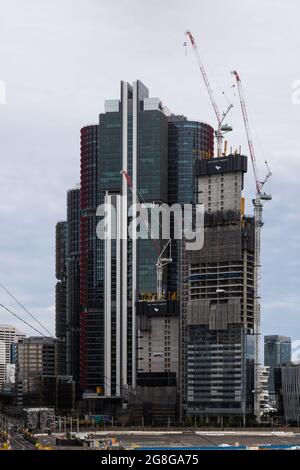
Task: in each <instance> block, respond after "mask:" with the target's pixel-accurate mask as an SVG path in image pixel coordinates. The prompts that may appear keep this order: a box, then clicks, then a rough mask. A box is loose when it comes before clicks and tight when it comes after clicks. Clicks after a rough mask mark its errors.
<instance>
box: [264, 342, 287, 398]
mask: <svg viewBox="0 0 300 470" xmlns="http://www.w3.org/2000/svg"><path fill="white" fill-rule="evenodd" d="M264 343H265V344H264V353H265V366H268V367H269V372H270V375H269V393H270V395H272V396H274V395H275V384H274V369H275V368H276V367H280V366H282V365H283V364H286V365H288V364H289V363H290V362H291V338H289V337H288V336H280V335H270V336H265V341H264Z"/></svg>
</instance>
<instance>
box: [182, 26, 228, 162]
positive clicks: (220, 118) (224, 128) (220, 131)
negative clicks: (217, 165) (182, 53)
mask: <svg viewBox="0 0 300 470" xmlns="http://www.w3.org/2000/svg"><path fill="white" fill-rule="evenodd" d="M185 34H186V35H187V36H188V37H189V39H190V42H191V45H192V48H193V50H194V53H195V56H196V59H197V62H198V65H199V69H200V71H201V74H202V77H203V80H204V83H205V86H206V88H207V91H208V95H209V98H210V101H211V104H212V107H213V109H214V112H215V115H216V118H217V124H218V128H217V130H216V131H215V137H216V139H217V157H220V156H221V155H222V140H223V136H224V134H225V133H226V132H230V131H232V127H231V126H229V125H228V124H224V120H225V118H226V116H227V115H228V113H229V111H230V110H231V108H232V107H233V105H232V104H231V103H230V104H229V105H228V107H227V109H226V110H225V111H224V112H223V113H222V114H221V113H220V111H219V108H218V105H217V103H216V100H215V97H214V93H213V90H212V88H211V86H210V83H209V80H208V77H207V74H206V71H205V68H204V65H203V63H202V61H201V58H200V55H199V51H198V48H197V44H196V41H195V38H194V36H193V35H192V33H191V32H190V31H186V33H185Z"/></svg>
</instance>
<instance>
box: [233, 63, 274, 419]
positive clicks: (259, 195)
mask: <svg viewBox="0 0 300 470" xmlns="http://www.w3.org/2000/svg"><path fill="white" fill-rule="evenodd" d="M232 74H233V75H234V76H235V79H236V84H237V89H238V93H239V98H240V104H241V109H242V114H243V119H244V125H245V130H246V134H247V140H248V147H249V152H250V157H251V162H252V167H253V172H254V178H255V185H256V196H255V199H253V201H252V202H253V205H254V226H255V246H254V334H255V371H254V393H255V402H254V412H255V415H256V419H257V421H258V422H260V417H261V410H260V400H259V395H260V390H261V387H260V373H259V366H260V364H259V346H260V316H261V306H260V271H261V228H262V226H263V201H270V200H271V199H272V196H271V195H270V194H266V193H265V192H262V189H263V187H264V185H265V184H266V182H267V181H268V180H269V178H270V177H271V176H272V173H271V171H270V168H269V166H268V163H267V162H265V163H266V165H267V171H268V172H267V175H266V177H265V179H264V180H263V181H260V180H259V177H258V171H257V165H256V156H255V151H254V145H253V141H252V137H251V132H250V125H249V119H248V113H247V108H246V103H245V98H244V93H243V88H242V83H241V79H240V76H239V74H238V72H237V71H236V70H234V71H233V72H232Z"/></svg>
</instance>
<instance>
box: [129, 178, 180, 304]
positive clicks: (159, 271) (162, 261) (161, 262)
mask: <svg viewBox="0 0 300 470" xmlns="http://www.w3.org/2000/svg"><path fill="white" fill-rule="evenodd" d="M121 174H122V175H123V176H124V178H125V179H126V182H127V185H128V186H129V188H130V191H131V193H132V196H134V194H133V185H132V179H131V177H130V176H129V174H128V173H127V171H125V170H123V171H121ZM140 200H142V202H144V203H145V201H144V199H143V197H142V196H141V195H139V196H138V194H137V195H136V201H135V202H136V203H137V204H141V202H140ZM145 225H146V228H147V231H148V233H149V235H150V238H151V227H150V225H149V223H148V221H145ZM151 240H152V243H153V245H154V248H155V250H156V252H157V255H158V258H157V261H156V295H157V300H158V301H160V300H162V298H163V271H164V268H165V266H167V265H168V264H169V263H172V258H171V255H170V256H169V257H165V253H166V250H167V249H168V247H169V249H170V253H171V238H170V239H169V240H168V241H167V242H166V243H165V245H164V247H163V249H162V250H161V247H160V245H159V244H158V243H157V242H156V240H154V239H153V238H151Z"/></svg>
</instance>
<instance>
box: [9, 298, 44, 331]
mask: <svg viewBox="0 0 300 470" xmlns="http://www.w3.org/2000/svg"><path fill="white" fill-rule="evenodd" d="M0 307H2V308H4V309H5V310H6V311H7V312H9V313H11V315H13V316H14V317H16V318H18V319H19V320H20V321H21V322H23V323H25V325H27V326H29V328H31V329H32V330H34V331H36V332H37V333H38V334H39V335H41V336H44V334H43V333H42V332H41V331H39V330H38V329H37V328H35V327H34V326H32V325H30V323H28V322H27V321H26V320H23V318H22V317H20V316H19V315H17V314H16V313H14V312H12V311H11V310H10V309H9V308H8V307H5V305H3V304H0Z"/></svg>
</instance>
